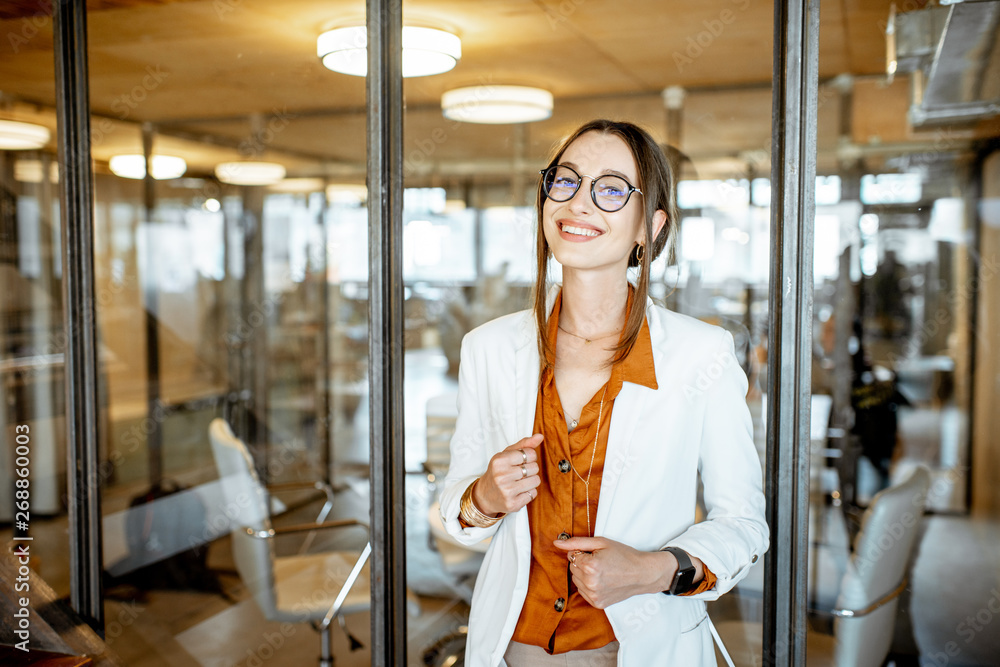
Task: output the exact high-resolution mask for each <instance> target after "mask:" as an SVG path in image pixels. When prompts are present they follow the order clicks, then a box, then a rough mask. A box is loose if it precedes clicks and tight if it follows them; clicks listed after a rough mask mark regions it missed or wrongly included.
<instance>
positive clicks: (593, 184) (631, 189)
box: [538, 164, 644, 213]
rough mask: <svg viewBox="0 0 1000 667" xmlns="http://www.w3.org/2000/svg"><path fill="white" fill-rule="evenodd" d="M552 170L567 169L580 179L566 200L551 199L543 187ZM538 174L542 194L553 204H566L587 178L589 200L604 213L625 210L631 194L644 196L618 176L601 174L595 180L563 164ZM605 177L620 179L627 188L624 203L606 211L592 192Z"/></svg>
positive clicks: (595, 193)
mask: <svg viewBox="0 0 1000 667" xmlns="http://www.w3.org/2000/svg"><path fill="white" fill-rule="evenodd" d="M553 169H569V170H570V171H571V172H573V173H574V174H576V175H577V176H578V177H579V179H580V182H579V183H578V184H577V186H576V189H575V190H573V194H571V195H570V196H569V197H566V199H556V198H555V197H553V196H552V195H550V194H549V190H548V188H546V187H545V174H546V173H548V172H550V171H552V170H553ZM538 173H539V174H541V176H542V193H543V194H544V195H545V197H546V198H548V199H551V200H552V201H554V202H559V203H563V202H568V201H569V200H571V199H572V198H573V197H575V196H576V193H577V192H579V191H580V186H581V185H583V179H584V178H589V179H590V199H591V201H593V202H594V206H596V207H597V208H599V209H601V210H602V211H604V212H605V213H617V212H618V211H620V210H622V209H623V208H625V207H626V206H628V200H629V199H631V198H632V193H633V192H638V193H639V194H641V195H642V194H644V193H643V191H642V190H640V189H639V188H637V187H635V186H634V185H632V184H631V183H629V182H628V180H627V179H626V178H625V177H624V176H619V175H618V174H601V175H600V176H597V177H596V178H595V177H594V176H591V175H590V174H581V173H580V172H578V171H577V170H576V169H574V168H573V167H569V166H566V165H564V164H554V165H552V166H551V167H546V168H545V169H541V170H539V172H538ZM554 176H555V174H553V177H554ZM607 177H611V178H618V179H621V180H623V181H625V185H627V186H628V194H626V195H625V201H624V202H622V205H621V206H619V207H618V208H613V209H606V208H604V207H603V206H601V204H600V203H599V202H598V201H597V192H596V191H595V190H594V186H595V184H596V183H597V181H599V180H601V179H602V178H607ZM553 180H555V179H554V178H553Z"/></svg>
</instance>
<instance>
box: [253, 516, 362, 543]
mask: <svg viewBox="0 0 1000 667" xmlns="http://www.w3.org/2000/svg"><path fill="white" fill-rule="evenodd" d="M353 526H361V527H362V528H364V529H365V532H366V533H367V532H368V524H366V523H362V522H361V521H358V520H356V519H338V520H336V521H327V522H325V523H301V524H296V525H294V526H281V527H279V528H269V529H267V530H257V529H255V528H251V527H249V526H244V527H243V530H244V531H245V532H246V534H247V535H249V536H251V537H256V538H260V539H265V540H269V539H271V538H273V537H276V536H278V535H289V534H293V533H308V532H311V531H314V530H325V529H327V528H351V527H353Z"/></svg>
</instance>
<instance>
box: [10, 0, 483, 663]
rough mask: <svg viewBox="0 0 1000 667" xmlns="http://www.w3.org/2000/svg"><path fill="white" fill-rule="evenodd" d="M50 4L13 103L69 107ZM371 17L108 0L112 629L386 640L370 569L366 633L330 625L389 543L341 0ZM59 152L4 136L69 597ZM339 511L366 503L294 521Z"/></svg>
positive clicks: (30, 113) (99, 215) (45, 483)
mask: <svg viewBox="0 0 1000 667" xmlns="http://www.w3.org/2000/svg"><path fill="white" fill-rule="evenodd" d="M28 4H30V3H18V6H19V7H20V8H21V9H18V8H11V9H10V10H9V11H8V10H7V9H5V10H3V14H0V16H3V23H2V25H3V28H4V29H3V34H4V35H5V36H7V35H10V36H11V39H6V38H5V39H4V43H3V45H2V46H0V49H2V52H3V54H4V55H3V57H2V65H0V76H2V84H0V88H2V89H3V95H2V97H0V120H7V119H12V120H26V121H31V122H34V123H40V124H43V125H46V126H48V128H49V129H50V130H52V129H53V128H54V123H53V118H54V108H55V98H54V92H53V86H52V78H53V77H52V72H51V68H52V62H53V56H52V48H51V36H50V35H51V27H50V24H51V20H50V19H49V18H47V17H44V16H42V17H35V16H33V15H32V14H33V10H27V9H23V8H25V7H27V6H28ZM39 6H41V5H39ZM15 15H16V16H15ZM363 15H364V5H363V3H357V2H337V3H333V4H331V3H297V4H295V5H294V6H293V5H285V6H283V9H282V11H281V13H280V16H279V14H276V13H275V7H274V5H273V4H271V3H267V2H263V1H260V2H258V1H257V0H250V1H246V0H243V1H235V2H213V1H210V0H194V1H192V2H183V3H157V4H150V3H128V4H127V5H122V4H121V3H118V4H111V5H109V4H108V3H104V4H99V5H96V6H95V5H92V8H91V11H90V12H89V14H88V27H89V43H90V51H89V58H90V77H89V78H90V101H91V108H92V113H93V115H92V120H91V132H92V137H91V138H92V145H91V151H92V154H93V158H94V170H95V179H94V206H95V256H94V262H95V274H96V275H95V278H96V290H95V291H96V295H95V296H96V299H97V307H98V322H97V323H96V326H97V327H98V333H99V338H100V341H101V359H102V367H101V370H102V374H101V386H102V406H103V408H104V412H103V415H104V422H103V425H104V426H105V428H104V436H105V437H104V443H103V444H102V447H103V449H102V451H101V470H102V502H103V512H104V517H103V539H104V582H105V590H104V594H105V599H106V606H105V609H106V618H107V624H106V636H107V639H108V643H109V644H110V645H111V648H112V650H114V651H115V652H116V653H118V654H119V656H120V657H121V658H122V660H123V662H124V664H140V663H142V664H147V663H148V664H168V663H173V662H177V661H183V662H200V663H202V664H255V663H254V661H255V660H267V659H271V658H273V660H274V662H273V663H272V664H303V663H305V662H308V661H312V660H315V658H316V656H317V654H319V653H320V652H321V651H323V650H326V649H325V648H324V646H323V645H324V644H325V641H321V635H322V636H325V637H329V638H330V639H331V640H332V651H333V653H335V654H337V655H338V657H340V656H343V659H342V660H341V661H340V662H341V664H351V662H350V661H356V662H357V664H362V663H367V662H368V661H369V657H370V647H369V646H368V641H367V638H368V634H369V629H368V628H369V625H368V624H369V617H368V615H367V614H366V613H364V612H366V611H367V610H368V606H369V605H368V599H369V590H368V581H367V574H366V573H361V577H360V579H357V585H356V586H355V587H354V589H353V592H352V594H351V597H350V598H349V599H348V605H347V606H346V607H345V608H344V612H345V620H346V629H347V632H346V633H345V632H344V631H342V630H341V629H340V628H339V627H338V622H337V621H336V620H334V621H333V623H332V624H331V625H330V627H329V630H330V631H329V632H328V631H327V630H324V631H323V632H321V633H317V632H316V631H315V630H314V629H313V628H312V627H310V625H309V621H317V622H319V623H322V620H323V617H324V615H325V613H326V612H327V611H328V610H329V608H330V607H331V606H332V604H333V601H334V600H335V599H336V597H337V593H338V592H339V591H340V590H341V585H342V584H343V583H344V582H345V581H346V580H348V579H352V580H353V577H351V576H350V575H351V573H352V569H353V568H352V566H353V565H354V564H355V563H356V562H357V561H358V559H359V558H360V557H361V554H362V553H363V552H364V546H365V543H366V541H367V528H366V526H367V523H368V497H369V491H368V440H367V432H368V419H367V405H368V397H367V393H368V383H367V372H368V358H367V357H368V355H367V348H368V343H367V305H366V304H367V271H368V267H367V259H366V258H367V245H366V243H367V239H366V235H367V230H366V216H365V211H364V208H359V206H358V202H363V201H364V200H365V198H366V197H367V194H366V191H365V188H364V185H363V183H364V165H365V145H364V132H363V128H364V112H363V107H364V81H363V78H358V77H346V76H344V75H340V74H336V73H334V72H331V71H330V70H328V69H326V68H325V67H324V66H323V63H322V61H321V60H320V58H319V57H318V56H317V38H318V37H319V35H320V34H321V33H322V32H323V31H324V29H325V28H326V27H327V24H328V23H329V22H330V21H336V20H340V19H343V18H344V17H347V16H353V17H355V18H357V19H358V20H359V21H360V22H361V23H363V20H364V18H363ZM25 31H27V32H25ZM29 33H30V34H29ZM22 35H23V36H24V40H21V38H20V37H19V36H22ZM8 56H11V57H8ZM0 134H3V133H0ZM4 136H6V134H4ZM54 151H55V145H54V139H53V140H51V141H49V142H48V143H47V144H45V145H44V146H43V147H42V148H41V149H40V150H28V151H18V152H16V153H15V152H10V151H7V150H2V151H0V179H2V183H3V193H4V202H8V201H9V202H10V206H8V205H6V203H5V205H4V207H3V210H4V216H3V221H4V223H3V224H4V227H3V229H4V236H3V238H4V258H5V259H4V263H3V266H4V267H6V268H7V269H8V273H7V274H6V275H5V277H4V278H3V285H4V288H5V289H4V290H3V291H4V292H5V293H6V294H7V295H8V296H11V295H14V294H17V295H18V296H17V297H16V300H14V301H5V302H4V303H5V304H8V305H9V307H7V306H5V307H4V320H3V327H2V330H0V340H2V341H4V343H3V344H4V347H3V363H4V364H5V365H4V369H5V370H4V373H5V375H4V383H5V384H4V385H3V387H4V389H3V391H4V394H3V395H4V399H5V400H4V401H3V405H4V406H15V407H16V414H15V412H9V413H8V412H4V413H3V415H0V420H2V422H0V423H2V426H3V428H4V432H5V433H7V431H8V426H9V427H10V428H14V426H15V423H22V422H24V423H27V424H30V425H31V427H32V429H33V432H37V435H35V437H36V438H37V443H38V444H37V447H38V449H37V451H36V452H35V455H36V458H35V459H34V466H35V468H34V469H33V471H32V474H33V475H34V476H35V478H37V483H36V481H35V478H33V481H32V483H33V485H34V486H37V495H36V496H35V499H34V500H33V502H34V503H35V507H34V509H35V511H36V512H37V513H38V515H39V517H40V518H39V519H38V521H39V526H40V527H39V530H40V531H41V525H42V523H43V521H44V522H48V521H51V522H52V528H51V536H50V537H49V538H47V539H46V540H45V541H42V536H41V535H39V536H38V537H36V541H35V545H39V544H42V545H49V547H50V548H48V550H47V552H46V557H45V558H44V559H40V561H39V565H40V567H41V568H42V569H41V570H40V571H41V572H42V574H43V576H45V578H46V579H49V580H50V583H52V585H53V587H54V588H55V590H56V592H57V594H59V595H65V593H66V589H67V583H66V582H67V579H68V562H67V560H66V555H65V554H66V549H65V545H64V544H63V545H62V546H59V545H60V543H62V542H65V539H66V538H65V532H64V531H65V524H66V520H65V514H64V507H63V505H62V502H63V498H62V495H61V494H62V486H61V485H62V484H64V483H65V481H64V480H65V463H64V461H65V453H64V452H65V445H64V443H63V442H62V440H61V438H62V437H63V434H62V427H61V426H60V425H59V419H60V412H61V410H62V408H61V407H60V406H61V403H62V395H61V391H62V390H61V389H60V388H59V387H60V386H61V385H60V382H61V380H60V377H59V371H58V368H57V365H58V364H57V363H56V361H55V359H56V357H58V356H59V354H60V353H61V349H57V348H58V347H59V344H58V335H57V334H58V330H59V327H60V318H61V314H60V310H59V304H60V301H59V279H60V267H59V261H58V242H57V233H56V230H57V227H56V226H55V224H56V223H55V221H56V220H57V219H58V218H57V217H55V216H56V204H55V201H56V196H55V190H54V189H53V188H54V183H55V180H56V178H57V170H56V169H55V165H54V161H55V159H54ZM144 151H145V152H147V153H148V154H149V155H148V157H149V158H150V161H149V164H150V166H151V175H152V177H153V179H154V180H153V181H151V182H146V181H144V180H143V175H144V173H145V167H146V160H145V158H144ZM125 156H133V157H131V158H128V157H125ZM136 156H137V157H136ZM171 158H172V159H171ZM345 193H347V194H349V195H350V196H351V197H353V200H352V199H347V200H345ZM8 212H9V215H8ZM8 222H9V223H10V224H8ZM463 225H464V226H465V227H468V224H467V223H462V222H458V223H455V227H456V233H459V234H461V233H466V234H467V232H463V231H462V228H463ZM8 241H9V242H8ZM8 259H9V261H8ZM8 285H11V286H12V289H7V287H8ZM14 286H17V289H16V290H15V289H13V287H14ZM12 298H13V297H12ZM50 339H51V340H53V341H56V342H55V343H53V344H51V345H50V344H48V343H49V341H50ZM50 348H51V349H50ZM25 360H29V361H31V360H34V361H32V364H33V365H32V367H31V373H30V376H31V378H32V380H31V382H30V383H26V380H25V379H26V378H28V375H26V374H25V373H23V372H20V371H18V370H17V369H20V368H21V367H22V366H23V365H24V363H26V362H25ZM42 362H45V363H44V364H43V363H42ZM8 367H9V369H10V370H11V372H12V373H14V374H13V375H10V378H12V379H11V383H10V384H8V382H7V378H8V375H7V371H8ZM15 377H16V378H20V379H16V380H15V379H14V378H15ZM8 392H14V393H13V394H9V393H8ZM43 394H44V396H43ZM8 396H12V397H14V398H15V400H7V399H8ZM45 396H48V397H49V398H45V400H43V398H44V397H45ZM10 433H11V434H13V433H14V432H13V431H10ZM3 442H4V446H6V444H7V443H8V442H10V443H13V442H15V441H14V439H13V435H12V436H11V438H8V437H6V436H5V437H4V438H3ZM46 448H48V449H46ZM48 450H51V451H48ZM8 454H9V455H10V456H8ZM12 456H13V450H11V452H5V453H4V456H3V460H4V466H5V467H4V470H6V472H4V473H2V474H3V475H6V476H9V474H10V470H9V467H8V466H6V463H7V462H8V461H12V460H13V459H12V458H11V457H12ZM3 479H5V480H6V477H4V478H3ZM0 485H2V486H3V487H4V488H5V489H6V488H7V486H8V482H7V481H3V482H0ZM2 497H3V500H2V501H0V509H2V508H6V509H5V510H3V511H7V510H9V509H10V507H8V506H7V504H5V503H7V501H8V500H10V498H11V495H10V494H8V493H7V492H6V491H4V492H3V494H2ZM46 503H47V504H46ZM8 513H9V512H8ZM49 516H51V517H52V518H51V519H48V518H45V519H44V520H43V518H42V517H49ZM10 519H11V517H9V516H3V517H0V520H2V521H10ZM332 520H340V521H345V522H346V521H357V522H358V523H357V525H352V526H348V527H336V528H333V527H326V528H323V529H317V530H314V531H312V530H311V531H302V532H298V531H297V530H295V529H294V527H295V526H298V525H302V524H306V525H309V524H313V523H322V522H324V521H326V522H330V521H332ZM33 527H34V526H33ZM287 528H292V531H291V533H290V534H288V535H285V534H283V533H282V530H284V529H287ZM248 529H249V532H248ZM272 529H273V530H274V531H277V533H279V534H280V536H275V534H273V533H272V532H271V531H272ZM355 637H356V638H357V639H358V640H360V642H361V643H362V644H363V645H364V648H363V649H361V650H352V648H351V643H352V642H354V641H355V639H354V638H355ZM0 662H2V660H0Z"/></svg>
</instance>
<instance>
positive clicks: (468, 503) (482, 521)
mask: <svg viewBox="0 0 1000 667" xmlns="http://www.w3.org/2000/svg"><path fill="white" fill-rule="evenodd" d="M478 482H479V480H478V479H477V480H476V481H475V482H473V483H472V484H469V488H467V489H466V490H465V493H463V494H462V501H461V503H459V506H458V512H459V515H460V516H461V517H462V519H464V520H465V522H466V523H467V524H469V525H470V526H475V527H476V528H489V527H490V526H492V525H493V524H495V523H496V522H497V521H499V520H500V519H502V518H503V517H504V515H503V514H501V515H500V516H495V517H494V516H486V515H485V514H483V513H482V512H480V511H479V508H478V507H476V503H475V502H473V500H472V491H473V489H475V488H476V484H477V483H478Z"/></svg>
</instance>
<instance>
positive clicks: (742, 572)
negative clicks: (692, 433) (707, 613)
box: [667, 329, 769, 600]
mask: <svg viewBox="0 0 1000 667" xmlns="http://www.w3.org/2000/svg"><path fill="white" fill-rule="evenodd" d="M719 338H720V339H721V340H720V341H719V346H718V348H717V351H716V353H715V354H714V355H712V356H711V357H710V358H708V359H706V360H705V362H704V364H705V367H704V369H703V370H704V372H705V376H706V377H708V378H710V379H711V381H710V383H709V384H708V386H707V387H705V388H704V392H705V395H704V399H705V410H704V414H703V417H702V419H703V425H702V440H701V445H700V449H699V459H698V468H699V472H700V473H701V479H702V484H703V486H704V498H705V506H706V509H707V515H706V518H705V520H704V521H702V522H700V523H696V524H694V525H693V526H691V527H690V528H688V529H687V530H686V531H684V532H683V533H681V534H680V535H678V536H677V537H676V538H674V539H672V540H670V542H669V544H668V545H667V546H676V547H680V548H681V549H683V550H684V551H686V552H688V553H689V554H691V555H693V556H697V557H698V558H700V559H701V560H702V562H704V563H705V565H707V566H708V568H709V569H710V570H711V571H712V572H713V573H714V574H715V575H716V577H718V581H717V582H716V584H715V586H714V587H713V588H712V589H710V590H707V591H704V592H702V593H698V594H696V595H692V596H691V597H692V598H700V599H703V600H714V599H716V598H718V597H719V596H721V595H722V594H724V593H726V592H727V591H729V590H730V589H731V588H732V587H733V586H735V585H736V584H737V583H738V582H739V581H740V580H741V579H743V577H745V576H746V574H747V572H748V571H749V570H750V568H751V567H752V566H753V564H754V563H756V562H757V560H758V559H759V558H760V557H761V556H762V555H763V554H764V552H765V551H767V547H768V540H769V537H768V529H767V523H766V521H765V516H764V509H765V508H764V494H763V492H762V479H763V472H762V469H761V461H760V457H759V455H758V454H757V448H756V447H755V446H754V442H753V422H752V420H751V418H750V411H749V409H748V407H747V404H746V392H747V378H746V375H744V373H743V369H742V368H741V367H740V364H739V362H738V361H737V359H736V352H735V348H734V346H733V337H732V335H731V334H730V333H729V332H728V331H725V330H724V329H723V330H721V332H720V336H719Z"/></svg>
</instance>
